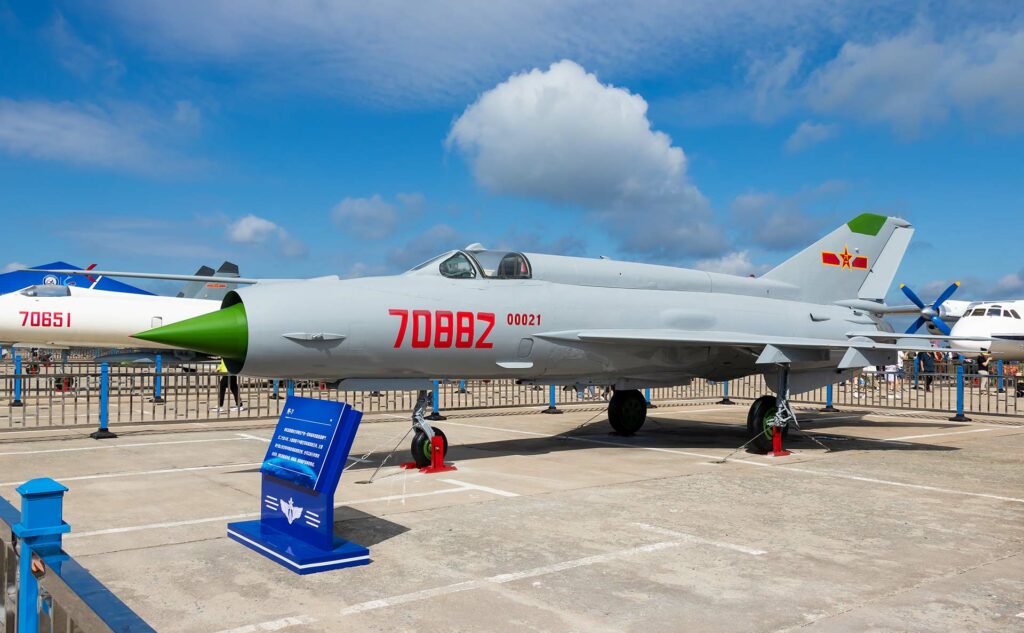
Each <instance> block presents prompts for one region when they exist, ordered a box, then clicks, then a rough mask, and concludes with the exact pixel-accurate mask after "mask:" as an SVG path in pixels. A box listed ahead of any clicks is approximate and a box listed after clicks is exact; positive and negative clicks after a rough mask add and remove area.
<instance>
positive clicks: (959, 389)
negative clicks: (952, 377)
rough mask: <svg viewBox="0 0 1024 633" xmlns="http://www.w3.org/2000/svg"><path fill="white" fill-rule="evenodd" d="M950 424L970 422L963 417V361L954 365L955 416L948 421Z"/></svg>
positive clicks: (967, 418)
mask: <svg viewBox="0 0 1024 633" xmlns="http://www.w3.org/2000/svg"><path fill="white" fill-rule="evenodd" d="M949 421H950V422H970V421H971V419H970V418H969V417H967V416H965V415H964V365H963V361H962V360H960V361H957V364H956V415H954V416H953V417H951V418H950V419H949Z"/></svg>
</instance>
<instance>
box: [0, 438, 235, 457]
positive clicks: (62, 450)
mask: <svg viewBox="0 0 1024 633" xmlns="http://www.w3.org/2000/svg"><path fill="white" fill-rule="evenodd" d="M243 439H244V438H241V437H216V438H209V439H203V440H170V441H167V442H138V443H135V444H99V445H97V446H75V447H68V448H43V449H39V450H34V451H11V452H9V453H0V457H4V456H8V455H41V454H43V453H74V452H78V451H102V450H109V449H113V448H137V447H140V446H170V445H172V444H201V443H205V442H240V441H242V440H243Z"/></svg>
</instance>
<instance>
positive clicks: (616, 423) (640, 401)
mask: <svg viewBox="0 0 1024 633" xmlns="http://www.w3.org/2000/svg"><path fill="white" fill-rule="evenodd" d="M645 420H647V400H646V399H645V398H644V396H643V394H641V393H640V391H639V390H638V389H626V390H622V391H616V392H615V393H614V394H613V395H612V399H611V400H610V401H609V402H608V422H610V423H611V425H612V428H613V429H615V432H616V433H618V434H619V435H633V434H634V433H636V432H637V431H639V430H640V427H642V426H643V425H644V421H645Z"/></svg>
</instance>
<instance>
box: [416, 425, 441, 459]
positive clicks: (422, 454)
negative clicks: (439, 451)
mask: <svg viewBox="0 0 1024 633" xmlns="http://www.w3.org/2000/svg"><path fill="white" fill-rule="evenodd" d="M434 435H436V436H438V437H440V438H441V445H442V446H443V447H444V451H443V455H442V459H443V458H444V457H447V456H448V438H447V437H445V434H444V431H442V430H441V429H439V428H437V427H436V426H435V427H434ZM410 450H411V451H412V459H413V461H414V462H416V466H417V467H418V468H423V467H425V466H429V465H430V438H428V437H427V434H426V433H424V432H423V429H421V428H418V427H417V428H416V432H415V433H414V434H413V436H412V447H411V449H410Z"/></svg>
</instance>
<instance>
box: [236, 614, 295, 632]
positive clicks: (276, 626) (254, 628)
mask: <svg viewBox="0 0 1024 633" xmlns="http://www.w3.org/2000/svg"><path fill="white" fill-rule="evenodd" d="M313 622H315V619H314V618H311V617H310V616H308V615H293V616H290V617H287V618H281V619H279V620H270V621H268V622H260V623H259V624H246V625H245V626H240V627H237V628H234V629H224V630H223V631H220V632H219V633H259V632H260V631H280V630H283V629H287V628H288V627H292V626H299V625H301V624H312V623H313Z"/></svg>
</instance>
